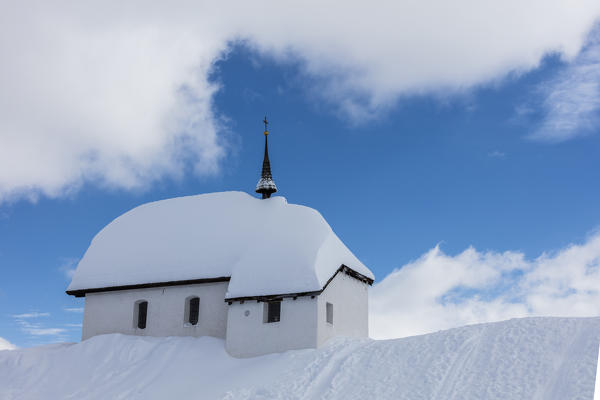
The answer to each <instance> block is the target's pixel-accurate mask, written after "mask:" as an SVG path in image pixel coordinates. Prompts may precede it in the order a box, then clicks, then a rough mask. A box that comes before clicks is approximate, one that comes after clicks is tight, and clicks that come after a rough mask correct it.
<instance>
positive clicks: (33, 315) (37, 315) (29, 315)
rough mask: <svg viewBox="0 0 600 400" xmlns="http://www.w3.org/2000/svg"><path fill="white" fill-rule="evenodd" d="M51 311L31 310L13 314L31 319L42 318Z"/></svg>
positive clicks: (18, 317) (16, 317) (20, 317)
mask: <svg viewBox="0 0 600 400" xmlns="http://www.w3.org/2000/svg"><path fill="white" fill-rule="evenodd" d="M49 316H50V313H47V312H30V313H25V314H14V315H12V317H13V318H15V319H30V318H40V317H49Z"/></svg>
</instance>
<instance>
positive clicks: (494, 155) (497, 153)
mask: <svg viewBox="0 0 600 400" xmlns="http://www.w3.org/2000/svg"><path fill="white" fill-rule="evenodd" d="M488 157H491V158H504V157H506V153H503V152H501V151H498V150H494V151H490V152H489V153H488Z"/></svg>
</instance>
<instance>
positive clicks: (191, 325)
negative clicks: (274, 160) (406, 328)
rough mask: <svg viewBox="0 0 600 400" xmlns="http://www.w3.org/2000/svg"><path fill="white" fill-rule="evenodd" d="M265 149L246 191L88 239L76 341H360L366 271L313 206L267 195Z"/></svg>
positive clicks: (160, 210) (164, 208)
mask: <svg viewBox="0 0 600 400" xmlns="http://www.w3.org/2000/svg"><path fill="white" fill-rule="evenodd" d="M267 138H268V131H267V129H266V120H265V154H264V160H263V169H262V174H261V178H260V180H259V182H258V184H257V188H256V192H257V193H259V194H261V195H262V199H258V198H255V197H253V196H251V195H249V194H246V193H242V192H222V193H209V194H202V195H197V196H188V197H179V198H173V199H168V200H162V201H157V202H153V203H148V204H144V205H141V206H139V207H136V208H134V209H133V210H131V211H129V212H127V213H125V214H123V215H121V216H120V217H118V218H117V219H115V220H114V221H112V222H111V223H110V224H108V225H107V226H106V227H105V228H104V229H102V230H101V231H100V232H99V233H98V234H97V235H96V237H95V238H94V239H93V240H92V243H91V244H90V246H89V248H88V249H87V251H86V253H85V255H84V256H83V258H82V259H81V261H80V262H79V264H78V266H77V269H76V271H75V274H74V276H73V280H72V282H71V284H70V285H69V287H68V289H67V294H70V295H73V296H76V297H85V311H84V318H83V332H82V339H83V340H85V339H87V338H90V337H92V336H95V335H101V334H106V333H123V334H130V335H148V336H214V337H218V338H222V339H224V340H225V347H226V350H227V351H228V352H229V353H230V354H231V355H232V356H235V357H251V356H257V355H262V354H267V353H273V352H281V351H285V350H291V349H302V348H316V347H319V346H321V345H322V344H324V343H325V342H326V341H327V340H328V339H330V338H332V337H334V336H352V337H367V336H368V288H369V286H370V285H371V284H372V283H373V280H374V276H373V273H372V272H371V271H370V270H369V269H368V268H367V267H366V266H365V265H363V264H362V263H361V262H360V261H359V260H358V259H357V258H356V257H355V256H354V255H353V254H352V252H351V251H350V250H349V249H348V248H347V247H346V246H345V245H344V244H343V243H342V241H341V240H340V239H339V238H338V237H337V236H336V234H335V233H334V232H333V230H332V229H331V227H330V226H329V224H327V222H326V221H325V219H324V218H323V217H322V216H321V214H319V212H317V211H316V210H314V209H312V208H309V207H305V206H300V205H295V204H289V203H287V201H286V200H285V198H283V197H271V194H273V193H275V192H276V191H277V187H276V186H275V183H274V181H273V178H272V174H271V167H270V162H269V155H268V142H267Z"/></svg>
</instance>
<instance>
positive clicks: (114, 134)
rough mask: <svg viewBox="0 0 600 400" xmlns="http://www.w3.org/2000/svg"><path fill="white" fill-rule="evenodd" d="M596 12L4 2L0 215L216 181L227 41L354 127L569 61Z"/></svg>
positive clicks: (471, 6) (559, 0) (469, 1)
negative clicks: (293, 67)
mask: <svg viewBox="0 0 600 400" xmlns="http://www.w3.org/2000/svg"><path fill="white" fill-rule="evenodd" d="M599 15H600V3H599V2H598V1H597V0H582V1H580V2H578V4H577V7H574V6H573V4H572V2H570V1H567V0H552V1H548V0H531V1H527V2H522V1H518V0H507V1H504V2H492V1H473V0H458V1H454V2H452V3H449V2H446V1H442V0H428V1H421V2H414V1H408V0H401V1H393V2H392V1H371V2H358V1H356V2H354V1H351V2H340V1H338V2H322V1H319V2H317V1H309V2H303V3H297V2H288V1H280V2H272V1H255V2H227V3H223V2H168V3H160V2H154V3H153V2H147V1H145V2H140V1H132V2H125V3H124V2H116V1H110V0H109V1H102V2H91V3H90V2H86V3H79V2H67V1H57V2H52V3H49V2H29V1H22V2H12V3H10V4H5V5H4V7H3V9H2V13H1V15H0V59H2V63H0V88H1V90H0V201H1V200H2V199H7V198H14V197H19V196H27V197H32V198H35V196H37V195H39V194H40V193H41V194H44V195H48V196H59V195H64V194H65V193H69V192H71V191H73V190H76V189H77V188H78V187H79V186H80V185H82V184H83V183H85V182H92V183H94V184H98V185H106V186H111V187H118V188H126V189H130V188H138V187H143V186H144V185H146V184H148V183H149V182H152V181H154V180H156V179H160V178H162V177H165V176H179V175H180V174H181V173H182V171H183V170H184V169H185V166H186V165H192V166H193V169H194V171H195V172H196V173H197V174H210V173H214V172H216V171H217V170H218V163H219V160H221V159H222V158H223V157H224V155H225V153H226V148H227V144H226V143H225V142H224V141H223V139H221V138H220V137H219V135H218V129H217V125H218V117H217V116H215V112H214V110H213V105H212V98H213V94H214V93H215V91H216V90H217V89H218V84H217V83H211V82H210V81H209V78H208V76H209V74H210V72H211V71H212V69H213V65H214V62H215V61H216V60H218V59H219V58H220V57H223V56H224V54H226V52H227V50H228V49H229V48H230V44H231V43H239V42H243V43H246V44H247V45H248V46H250V47H252V48H254V49H256V50H258V52H260V53H261V54H263V55H268V56H271V57H273V58H274V59H276V60H278V61H279V62H282V63H286V62H290V61H292V62H299V63H300V65H301V66H302V67H301V68H302V70H303V73H305V74H306V76H307V77H308V79H307V86H309V90H313V91H314V92H315V93H317V94H318V96H320V97H321V99H325V100H326V101H329V102H331V104H333V105H334V106H336V107H337V108H338V109H339V110H341V111H342V112H344V113H346V114H348V115H350V116H351V117H352V118H354V119H355V120H356V119H360V118H363V117H365V118H366V117H368V116H369V115H371V114H372V113H376V112H377V111H379V110H381V109H385V108H387V107H389V106H390V105H392V104H393V103H394V102H395V101H396V100H397V99H398V98H399V97H400V96H403V95H407V94H415V93H419V94H420V93H432V92H433V93H438V94H440V93H443V94H447V93H456V92H460V91H462V90H465V89H468V88H470V87H473V86H476V85H481V84H485V83H488V82H491V81H494V80H498V79H501V78H503V77H505V76H507V74H510V73H515V72H516V73H520V72H522V71H527V70H529V69H532V68H535V67H536V66H537V65H538V64H539V62H540V60H541V58H542V57H543V56H544V54H546V53H548V52H559V53H560V54H561V55H563V56H564V58H565V59H567V60H570V59H572V58H574V57H575V56H576V54H577V53H578V51H579V49H580V47H581V45H582V42H583V40H584V37H585V34H586V33H587V32H588V30H589V29H590V27H591V26H592V24H593V22H594V20H596V18H597V17H598V16H599Z"/></svg>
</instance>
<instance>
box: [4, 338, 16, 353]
mask: <svg viewBox="0 0 600 400" xmlns="http://www.w3.org/2000/svg"><path fill="white" fill-rule="evenodd" d="M16 348H17V346H15V345H14V344H12V343H11V342H9V341H8V340H6V339H4V338H2V337H0V350H14V349H16Z"/></svg>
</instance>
